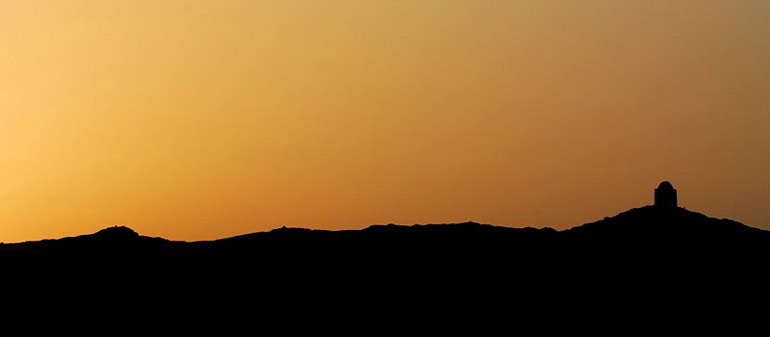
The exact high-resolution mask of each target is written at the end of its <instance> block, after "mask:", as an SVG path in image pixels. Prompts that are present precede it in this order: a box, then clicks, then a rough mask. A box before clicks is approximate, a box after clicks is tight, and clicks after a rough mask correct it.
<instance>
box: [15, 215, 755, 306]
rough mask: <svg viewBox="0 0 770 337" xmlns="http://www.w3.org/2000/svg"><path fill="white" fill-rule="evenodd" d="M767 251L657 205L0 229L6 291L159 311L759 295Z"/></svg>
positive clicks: (613, 302) (727, 223)
mask: <svg viewBox="0 0 770 337" xmlns="http://www.w3.org/2000/svg"><path fill="white" fill-rule="evenodd" d="M768 262H770V232H767V231H763V230H759V229H755V228H752V227H748V226H745V225H743V224H740V223H738V222H735V221H731V220H724V219H714V218H709V217H706V216H704V215H702V214H699V213H694V212H690V211H687V210H685V209H683V208H662V207H655V206H647V207H643V208H638V209H632V210H630V211H627V212H624V213H621V214H619V215H617V216H615V217H612V218H605V219H604V220H601V221H597V222H594V223H589V224H585V225H582V226H579V227H575V228H572V229H569V230H564V231H556V230H553V229H550V228H546V229H533V228H506V227H496V226H490V225H482V224H477V223H471V222H469V223H461V224H447V225H414V226H396V225H387V226H371V227H369V228H366V229H363V230H356V231H321V230H308V229H300V228H281V229H276V230H272V231H270V232H265V233H254V234H248V235H243V236H237V237H233V238H227V239H222V240H217V241H206V242H174V241H168V240H165V239H161V238H151V237H145V236H141V235H138V234H137V233H135V232H134V231H133V230H131V229H129V228H126V227H111V228H107V229H104V230H101V231H99V232H98V233H95V234H91V235H83V236H78V237H71V238H64V239H59V240H46V241H38V242H26V243H18V244H3V245H0V270H2V275H3V279H4V285H5V287H6V289H7V290H8V293H9V294H11V295H13V296H21V297H24V296H27V297H29V298H37V299H38V300H40V299H41V298H42V299H44V300H45V299H51V298H62V297H63V299H61V300H62V301H64V302H63V303H70V304H75V303H78V304H80V305H85V304H83V303H87V305H89V306H91V308H92V309H93V308H101V307H105V308H111V309H110V310H115V308H116V307H121V306H124V305H125V306H126V307H133V306H134V305H138V306H140V307H142V308H143V309H142V310H145V311H148V312H156V313H157V312H161V313H162V312H166V314H167V315H173V314H178V313H179V312H180V310H181V311H185V310H186V311H196V312H206V313H215V312H219V311H221V310H232V309H233V308H242V309H238V312H240V313H244V312H252V311H251V310H254V309H259V310H263V311H271V312H273V313H276V312H278V313H282V314H299V313H302V314H305V315H310V316H313V315H316V316H318V315H330V316H344V317H349V316H351V315H363V316H367V315H369V314H373V313H375V312H382V311H388V312H391V313H394V312H397V313H400V314H402V315H406V316H409V315H411V317H414V315H428V314H431V313H436V312H445V313H447V312H453V313H454V314H458V313H462V314H461V316H462V315H465V314H471V313H479V312H486V311H489V312H496V313H501V312H507V313H509V314H512V313H511V312H512V311H529V312H530V313H531V312H541V313H542V314H543V315H553V314H562V315H570V314H578V313H581V314H586V310H589V309H588V308H594V309H591V310H597V308H599V309H598V310H600V311H599V312H602V313H603V314H604V315H607V314H612V313H613V312H615V313H617V312H622V311H623V310H628V309H631V308H634V309H636V310H641V309H640V308H655V309H654V312H656V313H661V312H668V313H671V314H673V313H675V312H678V311H679V310H680V309H681V310H684V308H687V309H688V310H693V309H700V310H704V311H708V310H734V309H735V308H741V307H743V306H745V305H747V304H746V303H750V302H752V301H760V300H761V298H764V297H762V296H763V295H764V291H765V290H766V289H767V288H768V286H769V284H768V283H767V280H768V278H767V276H765V274H766V270H767V269H768V266H769V264H768ZM761 305H762V306H761V308H764V307H766V304H764V303H761ZM494 308H496V309H494ZM728 308H731V309H728ZM493 309H494V310H493ZM645 310H646V309H645Z"/></svg>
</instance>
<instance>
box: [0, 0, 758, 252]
mask: <svg viewBox="0 0 770 337" xmlns="http://www.w3.org/2000/svg"><path fill="white" fill-rule="evenodd" d="M664 179H668V180H670V181H672V183H673V184H674V187H676V188H677V189H678V190H679V198H680V205H681V206H684V207H686V208H688V209H690V210H694V211H699V212H702V213H705V214H707V215H710V216H714V217H720V218H722V217H724V218H731V219H735V220H738V221H741V222H744V223H746V224H748V225H751V226H754V227H760V228H764V229H770V207H768V206H770V1H767V0H754V1H752V0H729V1H728V0H723V1H710V0H652V1H651V0H645V1H616V0H599V1H586V0H554V1H542V0H533V1H516V0H511V1H500V0H467V1H459V0H458V1H449V0H404V1H401V0H388V1H384V0H383V1H379V0H377V1H360V0H307V1H303V0H286V1H273V0H271V1H259V0H248V1H247V0H243V1H239V0H216V1H194V0H184V1H179V0H163V1H158V0H92V1H69V0H52V1H38V0H18V1H16V0H0V241H3V242H17V241H24V240H37V239H43V238H57V237H62V236H72V235H79V234H86V233H92V232H95V231H97V230H99V229H101V228H104V227H106V226H111V225H116V224H123V225H128V226H130V227H131V228H133V229H135V230H136V231H138V232H139V233H141V234H143V235H149V236H161V237H165V238H169V239H175V240H204V239H217V238H223V237H227V236H232V235H237V234H245V233H250V232H256V231H264V230H269V229H272V228H276V227H279V226H283V225H286V226H298V227H307V228H319V229H358V228H364V227H367V226H369V225H371V224H385V223H399V224H413V223H444V222H461V221H466V220H474V221H477V222H483V223H491V224H496V225H504V226H513V227H520V226H534V227H545V226H549V227H554V228H557V229H563V228H568V227H572V226H575V225H579V224H582V223H585V222H590V221H594V220H597V219H601V218H603V217H604V216H612V215H615V214H617V213H619V212H621V211H625V210H627V209H629V208H634V207H639V206H643V205H647V204H651V203H652V196H653V189H654V188H655V187H656V185H657V184H658V183H659V182H660V181H661V180H664Z"/></svg>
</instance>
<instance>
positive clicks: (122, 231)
mask: <svg viewBox="0 0 770 337" xmlns="http://www.w3.org/2000/svg"><path fill="white" fill-rule="evenodd" d="M95 235H97V236H101V237H107V238H129V237H137V236H139V234H138V233H137V232H135V231H134V230H133V229H131V228H128V227H126V226H112V227H107V228H105V229H102V230H100V231H98V232H96V234H95Z"/></svg>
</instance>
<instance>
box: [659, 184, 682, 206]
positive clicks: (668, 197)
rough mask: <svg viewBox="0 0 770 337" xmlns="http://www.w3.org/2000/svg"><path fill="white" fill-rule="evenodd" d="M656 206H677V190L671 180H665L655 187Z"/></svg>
mask: <svg viewBox="0 0 770 337" xmlns="http://www.w3.org/2000/svg"><path fill="white" fill-rule="evenodd" d="M655 206H656V207H664V208H677V207H678V205H677V201H676V190H675V189H674V186H673V185H671V183H670V182H668V181H664V182H662V183H660V185H658V188H656V189H655Z"/></svg>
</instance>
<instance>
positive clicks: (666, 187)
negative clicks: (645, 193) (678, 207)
mask: <svg viewBox="0 0 770 337" xmlns="http://www.w3.org/2000/svg"><path fill="white" fill-rule="evenodd" d="M658 189H661V190H673V189H674V185H671V183H670V182H669V181H668V180H664V181H663V182H661V183H660V185H658Z"/></svg>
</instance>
